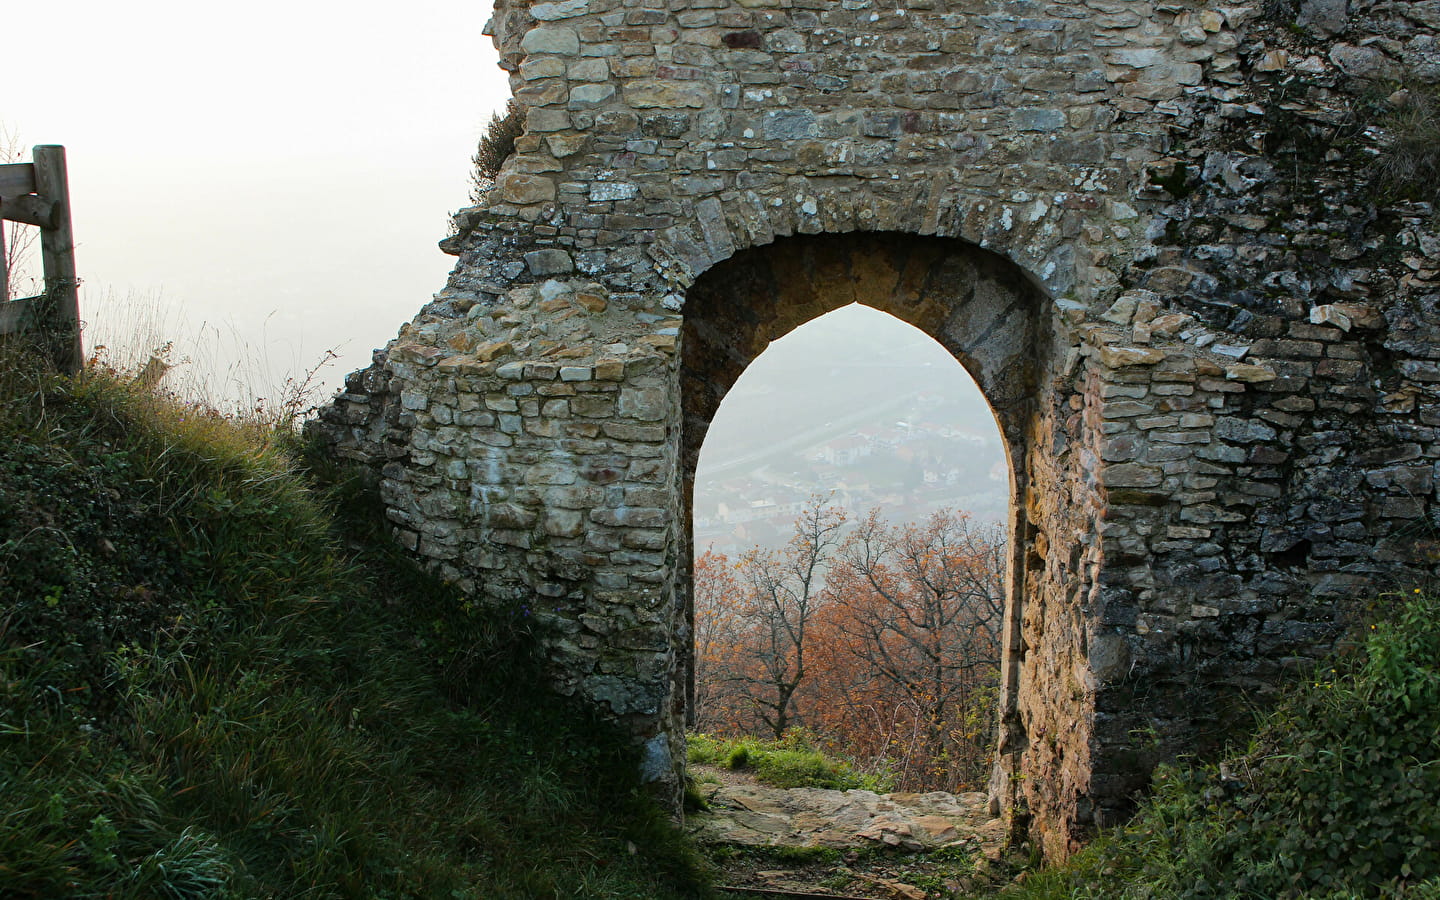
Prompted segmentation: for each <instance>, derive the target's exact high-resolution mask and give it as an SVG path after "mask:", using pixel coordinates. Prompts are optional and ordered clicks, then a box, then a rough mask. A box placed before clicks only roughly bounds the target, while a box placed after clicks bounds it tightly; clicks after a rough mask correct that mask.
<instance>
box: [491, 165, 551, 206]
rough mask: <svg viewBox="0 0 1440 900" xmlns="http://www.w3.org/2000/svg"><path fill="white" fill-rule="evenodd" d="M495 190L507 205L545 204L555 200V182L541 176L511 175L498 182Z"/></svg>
mask: <svg viewBox="0 0 1440 900" xmlns="http://www.w3.org/2000/svg"><path fill="white" fill-rule="evenodd" d="M495 189H496V191H498V192H499V194H500V199H502V200H504V201H505V202H507V203H519V204H530V203H543V202H545V201H547V200H554V199H555V182H554V180H552V179H550V178H545V177H543V176H540V175H526V174H522V173H513V172H512V173H510V174H506V175H502V176H500V178H499V179H497V180H496V183H495Z"/></svg>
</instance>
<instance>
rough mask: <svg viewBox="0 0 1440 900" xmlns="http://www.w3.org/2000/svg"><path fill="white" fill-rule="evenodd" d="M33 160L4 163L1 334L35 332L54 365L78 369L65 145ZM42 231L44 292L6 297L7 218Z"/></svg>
mask: <svg viewBox="0 0 1440 900" xmlns="http://www.w3.org/2000/svg"><path fill="white" fill-rule="evenodd" d="M31 159H32V160H33V161H32V162H28V163H12V164H9V165H0V335H6V334H13V333H16V332H20V331H31V332H36V333H38V334H40V335H42V336H44V337H45V338H46V341H45V343H46V345H47V347H48V350H49V352H50V354H51V355H52V356H53V357H54V361H55V364H56V366H58V367H59V368H60V369H61V370H63V371H66V372H78V371H79V370H80V367H81V366H82V365H83V364H84V359H85V357H84V351H83V349H82V347H81V344H80V294H79V290H78V287H79V285H78V282H77V281H76V278H75V235H74V232H73V231H72V230H71V228H70V188H69V184H68V181H69V179H68V177H67V175H66V172H65V148H64V147H61V146H58V145H54V144H42V145H40V146H38V147H36V148H35V149H34V150H33V151H32V156H31ZM6 221H10V222H22V223H24V224H26V225H34V226H35V227H37V228H39V229H40V258H41V263H42V266H43V267H44V271H45V292H44V293H43V294H40V295H39V296H37V297H25V298H22V299H18V300H7V298H8V297H9V296H10V272H9V269H8V260H7V259H6V253H5V252H4V251H3V248H4V247H5V222H6Z"/></svg>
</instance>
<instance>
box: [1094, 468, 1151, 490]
mask: <svg viewBox="0 0 1440 900" xmlns="http://www.w3.org/2000/svg"><path fill="white" fill-rule="evenodd" d="M1101 478H1102V479H1103V481H1104V483H1105V486H1106V487H1107V488H1148V487H1159V486H1160V484H1161V482H1163V481H1164V480H1165V474H1164V472H1162V471H1161V470H1160V469H1158V468H1156V467H1154V466H1146V465H1141V464H1140V463H1119V464H1117V465H1113V466H1106V467H1105V470H1104V472H1103V473H1102V475H1101Z"/></svg>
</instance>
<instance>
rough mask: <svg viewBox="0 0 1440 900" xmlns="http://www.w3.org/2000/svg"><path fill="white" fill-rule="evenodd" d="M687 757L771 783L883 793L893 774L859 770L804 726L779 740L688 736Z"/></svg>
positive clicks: (693, 760) (887, 787)
mask: <svg viewBox="0 0 1440 900" xmlns="http://www.w3.org/2000/svg"><path fill="white" fill-rule="evenodd" d="M687 743H688V746H687V750H686V757H687V758H688V759H689V761H690V762H692V763H696V764H699V765H710V766H718V767H721V768H726V769H736V770H745V771H750V772H753V773H754V774H755V778H756V779H757V780H758V781H760V782H762V783H764V784H768V785H771V786H773V787H779V788H795V787H815V788H832V789H834V790H842V791H844V790H853V789H859V790H866V791H875V792H876V793H881V794H883V793H885V792H887V791H890V790H892V789H893V785H894V779H893V778H892V777H891V776H889V775H888V774H886V773H880V774H877V775H867V774H863V773H860V772H856V771H855V770H854V769H853V768H852V767H851V765H850V763H848V762H846V761H845V760H841V759H835V758H833V757H830V756H827V755H826V754H825V753H824V752H823V751H821V750H820V749H819V748H817V747H816V746H815V742H814V740H813V739H812V738H811V736H810V735H809V734H807V733H806V732H805V731H804V730H803V729H799V728H794V729H791V730H790V731H787V732H786V733H785V737H784V738H783V739H781V740H778V741H775V740H765V739H763V738H755V737H744V738H719V737H713V736H711V735H707V734H699V733H695V734H691V735H689V736H688V737H687Z"/></svg>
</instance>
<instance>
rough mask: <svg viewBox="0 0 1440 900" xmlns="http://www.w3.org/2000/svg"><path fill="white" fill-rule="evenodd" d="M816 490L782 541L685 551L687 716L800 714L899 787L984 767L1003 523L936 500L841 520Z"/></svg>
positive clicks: (983, 771)
mask: <svg viewBox="0 0 1440 900" xmlns="http://www.w3.org/2000/svg"><path fill="white" fill-rule="evenodd" d="M845 525H846V515H845V513H844V512H843V511H841V510H839V509H836V508H833V507H826V506H825V505H824V502H823V500H822V499H821V498H815V499H812V501H811V503H810V504H809V505H808V506H807V507H806V509H805V510H804V511H803V512H802V513H801V514H800V516H799V517H798V518H797V519H796V522H795V530H794V534H793V536H792V538H791V540H790V542H789V544H788V546H787V547H786V548H785V550H784V551H783V552H773V551H762V550H760V549H758V548H757V549H755V550H751V551H750V552H748V553H746V554H745V555H743V556H742V557H740V559H738V560H731V559H730V558H728V557H726V556H724V555H723V554H717V553H713V552H710V553H705V554H704V555H702V556H700V557H699V558H698V559H697V560H696V563H695V641H696V648H695V649H696V694H695V716H696V724H697V727H698V728H699V729H700V730H702V731H707V732H711V733H715V734H722V735H730V736H739V735H747V734H753V735H766V736H772V737H780V736H781V735H783V734H784V733H785V732H786V730H787V729H790V728H793V727H797V726H802V727H804V728H806V729H808V730H809V731H811V732H813V733H814V734H817V735H819V736H820V737H821V738H822V739H824V740H825V741H826V742H827V743H828V744H829V745H830V746H831V747H832V748H833V749H835V750H838V751H840V752H843V753H844V754H845V755H848V756H850V757H852V758H854V759H856V760H858V761H860V762H861V763H862V764H865V765H869V766H873V767H874V768H876V769H881V768H883V769H888V770H891V771H893V772H895V773H896V774H897V775H898V777H899V785H898V786H899V787H900V788H901V789H906V790H916V789H922V790H923V789H938V790H950V791H957V790H967V789H969V790H974V789H979V788H981V787H982V786H983V785H984V782H985V780H986V779H987V777H988V775H989V760H990V751H991V746H992V744H993V732H994V709H995V706H996V689H997V680H998V671H999V662H1000V623H1001V614H1002V611H1003V604H1004V586H1005V585H1004V571H1005V565H1004V558H1005V542H1004V539H1003V535H1002V534H1001V532H1000V529H999V528H998V527H995V526H983V525H977V524H975V523H973V522H971V521H970V520H969V519H968V518H967V517H966V516H965V515H964V514H960V513H956V512H953V511H948V510H942V511H939V512H937V513H935V514H934V515H932V516H931V517H930V518H929V519H928V520H927V521H925V522H923V523H918V524H909V525H890V524H888V523H887V522H886V521H885V520H884V519H882V518H881V517H880V515H879V514H878V513H877V512H871V513H870V514H869V515H868V516H866V517H865V518H863V519H861V520H860V521H859V522H856V523H854V525H853V527H851V528H850V529H849V530H848V531H847V530H845Z"/></svg>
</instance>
